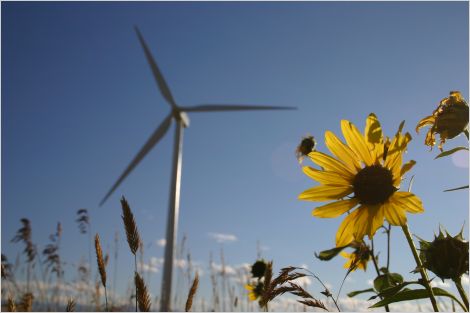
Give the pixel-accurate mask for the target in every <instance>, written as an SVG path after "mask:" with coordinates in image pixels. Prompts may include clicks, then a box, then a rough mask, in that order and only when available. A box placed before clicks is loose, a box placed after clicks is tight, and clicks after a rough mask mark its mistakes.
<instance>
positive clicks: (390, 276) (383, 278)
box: [374, 273, 403, 293]
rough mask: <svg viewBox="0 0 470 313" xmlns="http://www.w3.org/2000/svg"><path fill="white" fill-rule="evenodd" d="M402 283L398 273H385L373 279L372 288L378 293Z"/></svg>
mask: <svg viewBox="0 0 470 313" xmlns="http://www.w3.org/2000/svg"><path fill="white" fill-rule="evenodd" d="M401 283H403V277H402V276H401V275H400V274H398V273H387V274H383V275H379V276H377V278H376V279H374V289H375V290H376V291H377V292H378V293H380V292H382V291H384V290H385V289H389V288H392V287H395V286H397V285H399V284H401Z"/></svg>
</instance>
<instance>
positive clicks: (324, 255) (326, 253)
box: [315, 245, 349, 261]
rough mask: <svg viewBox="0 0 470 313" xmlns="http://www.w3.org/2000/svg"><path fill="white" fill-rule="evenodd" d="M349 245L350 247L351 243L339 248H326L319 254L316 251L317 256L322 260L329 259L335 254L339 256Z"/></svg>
mask: <svg viewBox="0 0 470 313" xmlns="http://www.w3.org/2000/svg"><path fill="white" fill-rule="evenodd" d="M347 247H349V245H347V246H343V247H337V248H333V249H329V250H324V251H321V252H320V254H317V253H316V252H315V256H316V257H317V258H319V259H320V260H322V261H329V260H331V259H332V258H334V257H335V256H337V255H338V254H339V253H340V252H341V251H343V249H345V248H347Z"/></svg>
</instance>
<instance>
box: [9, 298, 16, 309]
mask: <svg viewBox="0 0 470 313" xmlns="http://www.w3.org/2000/svg"><path fill="white" fill-rule="evenodd" d="M7 308H8V312H16V304H15V301H14V300H13V298H12V297H11V295H9V296H8V302H7Z"/></svg>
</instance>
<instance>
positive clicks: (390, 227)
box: [387, 223, 392, 271]
mask: <svg viewBox="0 0 470 313" xmlns="http://www.w3.org/2000/svg"><path fill="white" fill-rule="evenodd" d="M391 231H392V225H391V224H390V223H389V224H388V228H387V271H388V270H389V267H390V237H391V234H390V232H391Z"/></svg>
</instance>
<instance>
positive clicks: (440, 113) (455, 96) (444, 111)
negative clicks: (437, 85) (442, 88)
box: [416, 91, 468, 151]
mask: <svg viewBox="0 0 470 313" xmlns="http://www.w3.org/2000/svg"><path fill="white" fill-rule="evenodd" d="M427 125H431V128H430V129H429V131H428V133H427V134H426V139H425V140H424V143H425V144H426V145H427V146H430V147H431V148H432V147H433V146H434V145H435V144H436V134H439V135H440V137H441V138H440V142H439V146H438V147H439V150H441V151H442V145H443V144H444V143H445V142H446V140H447V139H452V138H454V137H456V136H457V135H459V134H460V133H462V132H463V131H465V130H466V129H467V126H468V104H467V102H466V101H465V99H464V98H463V97H462V94H461V93H460V92H458V91H451V92H450V95H449V97H447V98H444V99H442V100H441V102H440V103H439V106H438V107H437V109H435V110H434V112H432V115H430V116H426V117H425V118H423V119H422V120H421V121H419V123H418V125H416V132H418V131H419V129H420V128H422V127H425V126H427Z"/></svg>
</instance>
